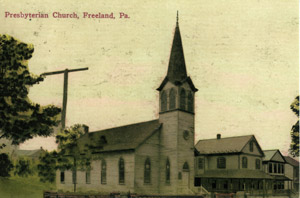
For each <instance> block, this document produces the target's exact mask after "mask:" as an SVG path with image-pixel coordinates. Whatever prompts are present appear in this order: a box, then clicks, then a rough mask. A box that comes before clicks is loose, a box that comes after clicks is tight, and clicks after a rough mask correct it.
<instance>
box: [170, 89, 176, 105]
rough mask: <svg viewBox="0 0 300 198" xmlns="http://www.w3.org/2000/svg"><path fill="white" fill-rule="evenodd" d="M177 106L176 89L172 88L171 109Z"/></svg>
mask: <svg viewBox="0 0 300 198" xmlns="http://www.w3.org/2000/svg"><path fill="white" fill-rule="evenodd" d="M175 108H176V93H175V90H174V89H173V88H172V89H171V91H170V104H169V109H175Z"/></svg>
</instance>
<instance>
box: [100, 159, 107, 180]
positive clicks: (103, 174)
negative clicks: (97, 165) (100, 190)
mask: <svg viewBox="0 0 300 198" xmlns="http://www.w3.org/2000/svg"><path fill="white" fill-rule="evenodd" d="M101 184H106V162H105V160H104V159H103V160H102V162H101Z"/></svg>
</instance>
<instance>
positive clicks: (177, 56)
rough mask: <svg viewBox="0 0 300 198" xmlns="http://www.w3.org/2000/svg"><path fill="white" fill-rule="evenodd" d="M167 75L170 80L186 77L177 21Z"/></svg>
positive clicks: (179, 79) (180, 79) (174, 80)
mask: <svg viewBox="0 0 300 198" xmlns="http://www.w3.org/2000/svg"><path fill="white" fill-rule="evenodd" d="M177 20H178V19H177ZM167 77H168V79H169V80H170V81H171V82H176V81H182V80H185V79H186V78H187V72H186V67H185V61H184V54H183V47H182V41H181V35H180V30H179V25H178V21H177V22H176V28H175V34H174V39H173V44H172V50H171V55H170V60H169V67H168V74H167Z"/></svg>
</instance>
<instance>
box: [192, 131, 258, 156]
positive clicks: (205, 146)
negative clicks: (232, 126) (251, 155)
mask: <svg viewBox="0 0 300 198" xmlns="http://www.w3.org/2000/svg"><path fill="white" fill-rule="evenodd" d="M252 137H254V135H247V136H236V137H228V138H220V139H208V140H199V141H198V143H197V144H196V146H195V148H196V150H197V151H198V152H199V154H205V155H211V154H225V153H240V152H242V150H243V148H244V147H245V145H246V144H247V143H248V142H249V141H250V140H251V139H252Z"/></svg>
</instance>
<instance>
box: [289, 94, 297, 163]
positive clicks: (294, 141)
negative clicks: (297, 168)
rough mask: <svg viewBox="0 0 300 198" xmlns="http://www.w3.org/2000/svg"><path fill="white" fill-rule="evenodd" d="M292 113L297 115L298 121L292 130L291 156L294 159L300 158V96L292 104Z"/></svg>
mask: <svg viewBox="0 0 300 198" xmlns="http://www.w3.org/2000/svg"><path fill="white" fill-rule="evenodd" d="M290 107H291V109H292V111H293V112H294V113H295V114H296V115H297V117H298V121H297V122H296V124H294V125H293V127H292V129H291V138H292V141H291V144H290V150H289V151H290V154H291V155H293V156H294V157H296V156H297V157H299V96H297V97H296V98H295V100H294V102H293V103H292V104H291V106H290Z"/></svg>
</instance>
